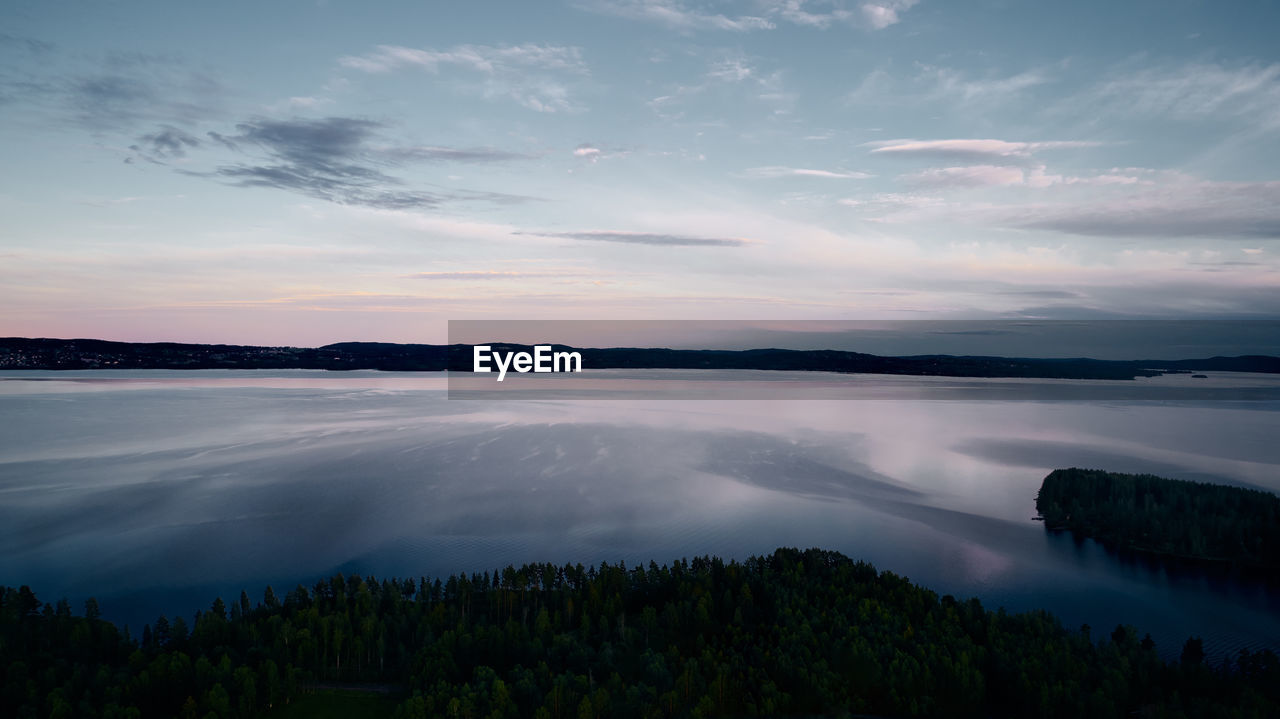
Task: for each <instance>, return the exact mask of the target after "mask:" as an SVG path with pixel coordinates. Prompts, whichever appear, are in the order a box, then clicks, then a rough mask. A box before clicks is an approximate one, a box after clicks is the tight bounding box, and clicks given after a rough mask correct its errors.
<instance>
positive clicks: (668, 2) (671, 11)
mask: <svg viewBox="0 0 1280 719" xmlns="http://www.w3.org/2000/svg"><path fill="white" fill-rule="evenodd" d="M579 7H581V8H582V9H584V10H589V11H591V12H596V13H600V14H602V15H613V16H615V17H621V18H626V19H628V20H645V21H648V22H655V23H658V24H660V25H665V26H666V27H668V28H671V29H672V30H679V31H682V32H690V31H693V30H727V31H731V32H749V31H752V30H772V29H773V28H774V27H776V26H775V25H774V24H773V23H772V22H770V21H769V20H768V19H766V18H763V17H758V16H754V15H738V16H736V17H729V16H727V15H723V14H719V13H709V12H704V11H702V10H699V9H694V8H691V7H689V6H688V4H687V3H684V2H680V0H588V2H584V3H582V4H581V5H579Z"/></svg>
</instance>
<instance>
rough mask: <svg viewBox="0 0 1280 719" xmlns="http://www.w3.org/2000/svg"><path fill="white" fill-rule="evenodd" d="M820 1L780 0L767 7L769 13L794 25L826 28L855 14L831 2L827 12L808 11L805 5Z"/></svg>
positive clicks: (849, 18) (849, 19)
mask: <svg viewBox="0 0 1280 719" xmlns="http://www.w3.org/2000/svg"><path fill="white" fill-rule="evenodd" d="M819 4H822V3H809V2H807V1H806V0H780V1H779V2H774V3H772V4H771V7H770V8H769V14H770V15H774V16H777V17H779V18H781V19H783V20H786V21H787V22H789V23H792V24H794V25H801V26H805V27H816V28H821V29H826V28H828V27H830V26H831V25H832V24H833V23H839V22H849V21H851V20H852V19H854V18H855V17H856V14H855V13H854V12H853V11H851V10H847V9H845V8H844V7H843V6H842V5H839V4H831V5H830V8H831V9H830V10H829V11H827V12H816V13H815V12H809V11H808V10H807V9H806V6H812V5H819Z"/></svg>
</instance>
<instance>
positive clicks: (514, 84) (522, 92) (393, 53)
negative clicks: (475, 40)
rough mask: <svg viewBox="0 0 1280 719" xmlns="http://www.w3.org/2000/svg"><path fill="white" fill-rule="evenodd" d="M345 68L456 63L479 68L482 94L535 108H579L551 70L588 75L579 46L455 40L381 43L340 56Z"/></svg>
mask: <svg viewBox="0 0 1280 719" xmlns="http://www.w3.org/2000/svg"><path fill="white" fill-rule="evenodd" d="M338 63H339V64H340V65H342V66H344V67H348V68H351V69H354V70H361V71H363V72H368V73H386V72H391V71H394V70H401V69H418V70H422V71H425V72H430V73H433V74H435V73H438V72H439V71H440V69H441V68H442V67H455V68H459V69H464V70H469V71H472V72H476V73H480V74H481V75H482V76H484V78H485V80H484V81H483V82H482V83H480V88H481V91H482V93H483V94H484V95H485V96H486V97H506V98H509V99H512V100H515V101H516V102H518V103H519V104H521V105H523V106H525V107H527V108H529V109H531V110H534V111H537V112H565V111H573V110H577V109H578V108H577V106H576V105H574V103H573V102H571V101H570V99H569V90H568V88H566V87H565V86H564V84H563V83H561V82H559V81H557V80H554V79H552V78H551V77H550V75H551V74H553V73H561V74H566V73H567V74H571V75H586V74H587V66H586V64H585V63H584V62H583V60H582V51H581V50H580V49H578V48H576V47H565V46H558V45H537V44H532V43H528V44H524V45H501V46H492V45H457V46H455V47H453V48H450V49H448V50H422V49H416V48H409V47H403V46H399V45H379V46H378V47H377V48H376V49H375V50H374V51H373V52H371V53H368V54H365V55H359V56H346V57H342V58H340V59H339V60H338Z"/></svg>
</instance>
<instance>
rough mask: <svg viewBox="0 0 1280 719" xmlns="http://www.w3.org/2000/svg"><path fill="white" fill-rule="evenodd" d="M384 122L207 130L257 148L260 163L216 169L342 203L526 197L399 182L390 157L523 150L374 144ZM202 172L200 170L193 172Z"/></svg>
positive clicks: (224, 140) (480, 155) (486, 155)
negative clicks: (262, 159) (387, 168)
mask: <svg viewBox="0 0 1280 719" xmlns="http://www.w3.org/2000/svg"><path fill="white" fill-rule="evenodd" d="M383 128H384V125H383V124H382V123H379V122H374V121H372V120H364V119H359V118H351V117H327V118H322V119H318V120H310V119H290V120H277V119H266V118H260V119H256V120H252V121H249V122H244V123H241V124H239V125H237V126H236V129H237V130H238V131H239V133H238V134H236V135H234V136H229V137H228V136H225V135H220V134H218V133H212V132H211V133H209V134H210V137H212V138H213V139H215V140H216V141H218V142H219V143H220V144H222V145H223V146H225V147H227V148H230V149H237V150H241V151H245V150H246V148H257V149H258V150H260V151H262V152H263V153H265V155H266V162H264V163H260V164H237V165H224V166H221V167H219V168H218V169H217V170H216V171H215V173H214V174H215V175H216V176H218V177H222V178H225V179H227V180H230V181H232V183H233V184H235V185H237V186H241V187H274V188H277V189H282V190H289V191H292V192H298V193H301V194H304V195H307V196H309V197H315V198H319V199H323V200H328V201H330V202H335V203H338V204H344V205H364V206H367V207H376V208H382V209H408V208H415V207H416V208H430V207H436V206H438V205H440V204H441V203H442V202H444V201H446V200H483V201H488V202H495V203H502V204H510V203H515V202H524V201H528V200H530V199H533V198H530V197H525V196H519V195H507V194H503V193H493V192H475V191H454V192H450V193H437V192H423V191H417V190H405V189H401V186H402V185H403V182H402V181H401V180H400V179H398V178H396V177H393V176H391V175H388V174H387V173H385V172H383V170H382V169H380V166H385V165H387V164H391V163H394V162H404V161H424V160H426V161H441V160H452V161H461V162H484V161H497V160H505V159H511V158H514V157H523V156H521V155H518V154H516V153H507V152H504V151H501V150H492V149H471V150H459V149H455V148H444V147H431V146H418V147H407V148H396V147H394V146H390V147H389V146H386V145H379V144H376V143H375V140H376V139H377V137H378V134H377V133H378V131H379V130H381V129H383ZM192 174H200V173H192Z"/></svg>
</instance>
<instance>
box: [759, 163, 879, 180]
mask: <svg viewBox="0 0 1280 719" xmlns="http://www.w3.org/2000/svg"><path fill="white" fill-rule="evenodd" d="M739 176H740V177H746V178H750V179H774V178H778V177H825V178H829V179H839V180H865V179H868V178H871V177H875V175H871V174H868V173H866V172H845V171H833V170H811V169H807V168H803V167H780V166H775V165H770V166H767V167H752V168H749V169H746V170H743V171H742V172H741V173H740V174H739Z"/></svg>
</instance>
